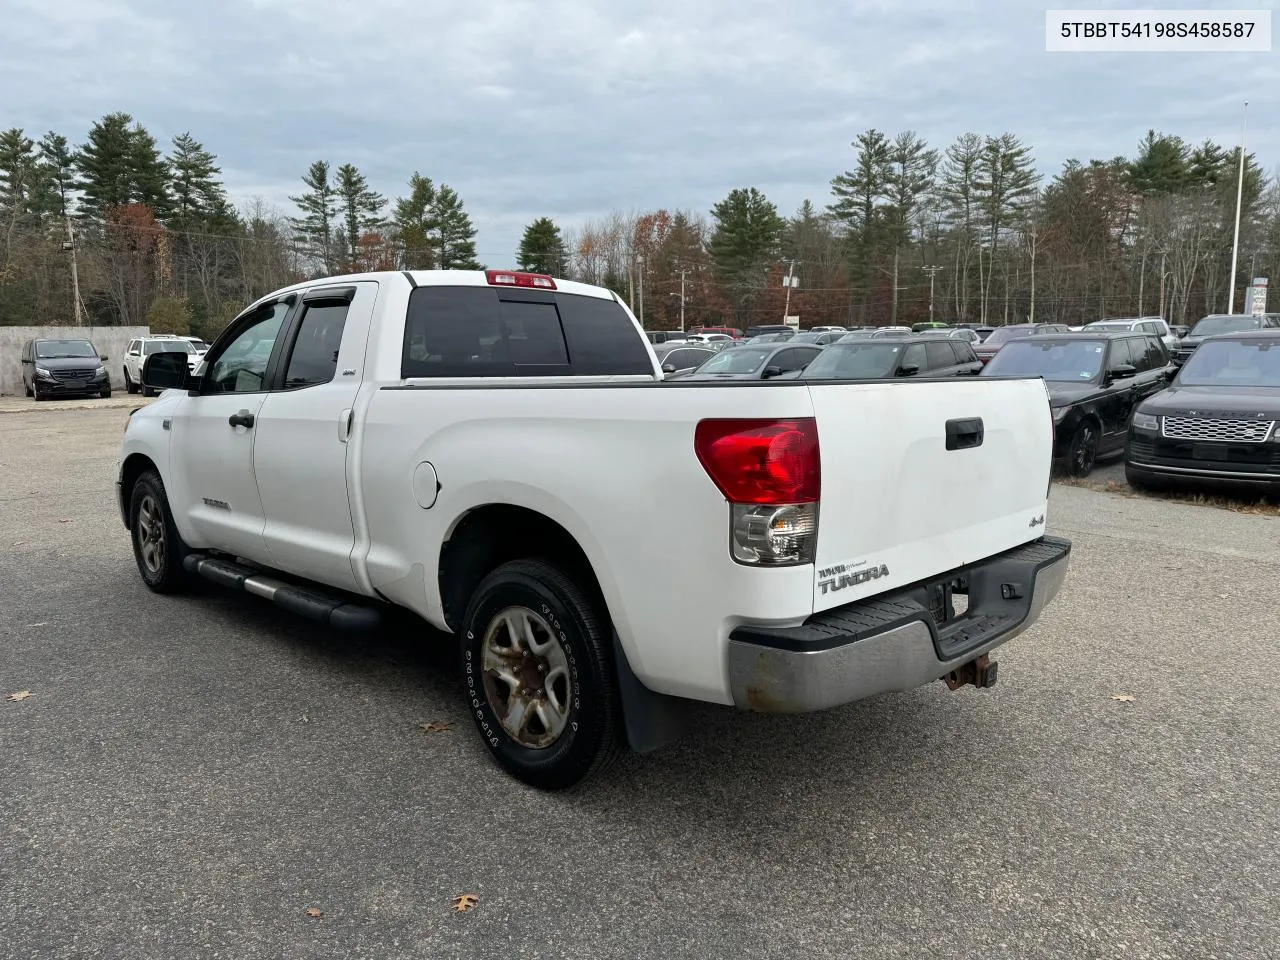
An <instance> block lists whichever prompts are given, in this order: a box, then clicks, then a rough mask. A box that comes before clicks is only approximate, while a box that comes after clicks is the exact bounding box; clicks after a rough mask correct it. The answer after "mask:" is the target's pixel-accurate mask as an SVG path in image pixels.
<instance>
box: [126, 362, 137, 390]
mask: <svg viewBox="0 0 1280 960" xmlns="http://www.w3.org/2000/svg"><path fill="white" fill-rule="evenodd" d="M123 369H124V392H125V393H137V392H138V390H137V387H135V386H134V385H133V378H132V377H130V376H129V368H128V367H124V368H123Z"/></svg>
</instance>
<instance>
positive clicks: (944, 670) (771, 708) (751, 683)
mask: <svg viewBox="0 0 1280 960" xmlns="http://www.w3.org/2000/svg"><path fill="white" fill-rule="evenodd" d="M1070 553H1071V543H1070V541H1068V540H1063V539H1060V538H1057V537H1042V538H1041V539H1039V540H1036V541H1034V542H1032V543H1029V544H1025V545H1024V546H1021V547H1016V548H1014V549H1013V550H1009V551H1007V552H1005V553H1001V554H997V555H996V556H994V557H989V558H988V559H986V560H982V561H979V562H978V563H976V564H972V565H970V566H968V567H965V568H962V569H960V570H953V571H950V572H949V573H946V574H944V575H943V576H941V577H939V578H936V579H933V580H930V581H928V582H926V583H921V584H915V585H913V586H910V587H905V588H903V589H901V590H896V591H893V592H892V593H888V594H882V595H880V596H878V597H873V598H871V599H869V600H861V601H858V602H856V603H851V604H848V605H847V606H843V607H837V608H835V609H833V610H827V611H824V612H822V613H819V614H815V615H814V616H812V617H810V618H809V619H808V620H806V621H805V622H804V623H803V624H802V625H800V626H798V627H752V626H744V627H739V628H738V629H736V630H734V631H733V633H732V634H730V637H729V651H728V658H729V663H728V666H729V682H730V689H731V691H732V694H733V701H734V703H735V704H736V705H737V706H739V707H742V708H744V709H749V710H756V711H760V712H764V713H804V712H809V711H813V710H824V709H827V708H829V707H835V706H839V705H840V704H844V703H852V702H854V701H856V700H862V699H865V698H867V697H871V696H875V695H876V694H880V693H887V692H890V691H898V690H910V689H912V688H914V687H919V686H922V685H924V684H926V683H929V682H931V681H933V680H937V679H939V678H941V677H944V676H946V675H947V674H948V673H950V672H951V671H952V670H955V669H956V668H957V667H960V666H962V665H964V664H965V663H968V662H969V661H971V660H973V659H975V658H977V657H979V656H981V655H982V654H984V653H987V652H988V651H990V650H993V649H994V648H996V647H998V646H1000V645H1001V644H1002V643H1005V642H1006V641H1008V640H1012V639H1013V638H1014V637H1016V636H1017V635H1018V634H1020V633H1022V632H1023V631H1024V630H1026V629H1027V627H1029V626H1031V624H1033V623H1034V622H1035V621H1036V620H1037V619H1038V618H1039V616H1040V613H1041V612H1042V611H1043V610H1044V608H1045V607H1046V606H1047V605H1048V604H1049V602H1050V601H1052V600H1053V598H1054V597H1055V596H1056V595H1057V593H1058V591H1059V589H1061V587H1062V582H1063V580H1064V579H1065V577H1066V574H1067V563H1068V559H1069V557H1070ZM956 581H961V582H965V583H967V586H968V591H969V593H968V609H967V610H966V612H965V613H964V614H963V615H962V616H960V617H958V618H955V619H952V620H946V619H945V617H943V622H942V624H941V626H940V625H939V616H940V614H938V613H936V612H931V607H934V608H935V610H936V606H935V604H934V602H933V599H934V597H935V596H936V592H937V590H939V589H941V585H942V584H943V583H953V582H956Z"/></svg>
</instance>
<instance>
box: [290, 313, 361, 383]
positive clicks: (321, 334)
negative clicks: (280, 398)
mask: <svg viewBox="0 0 1280 960" xmlns="http://www.w3.org/2000/svg"><path fill="white" fill-rule="evenodd" d="M349 309H350V306H349V304H347V303H346V302H345V301H342V302H334V303H309V304H306V305H304V307H303V311H304V312H303V314H302V320H301V322H300V323H299V325H298V336H297V338H296V339H295V340H294V342H293V350H292V351H291V352H290V354H289V366H288V368H287V369H286V371H285V376H284V387H285V389H286V390H291V389H294V388H297V387H314V386H317V385H319V384H322V383H329V382H330V381H331V380H333V378H334V376H335V375H337V372H338V350H339V348H340V347H341V346H342V330H343V328H344V327H345V326H346V323H347V311H348V310H349Z"/></svg>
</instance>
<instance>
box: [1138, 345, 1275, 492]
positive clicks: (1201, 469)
mask: <svg viewBox="0 0 1280 960" xmlns="http://www.w3.org/2000/svg"><path fill="white" fill-rule="evenodd" d="M1124 471H1125V477H1126V479H1128V481H1129V485H1130V486H1132V487H1136V488H1139V489H1140V488H1143V487H1151V486H1163V485H1169V484H1179V485H1182V484H1207V483H1213V484H1221V485H1224V486H1234V487H1240V488H1243V489H1255V490H1260V491H1263V492H1268V493H1271V494H1273V495H1275V494H1280V330H1276V329H1267V330H1249V331H1241V332H1238V333H1228V334H1221V335H1218V336H1214V337H1209V338H1207V339H1205V340H1204V341H1203V342H1202V343H1201V344H1200V346H1199V347H1198V348H1197V349H1196V351H1195V353H1194V354H1192V356H1191V357H1190V358H1189V359H1188V360H1187V361H1186V363H1184V364H1183V365H1182V366H1181V367H1180V368H1179V369H1178V373H1177V376H1175V377H1174V379H1173V383H1171V384H1170V385H1169V388H1168V389H1167V390H1164V391H1163V392H1161V393H1157V394H1156V395H1155V396H1153V397H1151V398H1150V399H1148V400H1146V401H1145V402H1144V403H1142V404H1141V405H1140V406H1139V407H1138V409H1137V410H1136V411H1135V412H1134V415H1133V422H1132V423H1131V424H1130V426H1129V444H1128V448H1127V452H1126V456H1125V465H1124Z"/></svg>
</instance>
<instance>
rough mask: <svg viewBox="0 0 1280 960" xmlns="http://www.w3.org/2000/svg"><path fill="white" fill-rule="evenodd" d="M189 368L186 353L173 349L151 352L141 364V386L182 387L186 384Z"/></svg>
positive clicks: (189, 372)
mask: <svg viewBox="0 0 1280 960" xmlns="http://www.w3.org/2000/svg"><path fill="white" fill-rule="evenodd" d="M190 375H191V368H190V367H188V366H187V354H186V353H179V352H174V351H165V352H164V353H153V354H151V356H149V357H147V360H146V362H145V363H144V364H143V365H142V383H143V386H146V387H150V388H151V389H152V390H169V389H171V388H174V387H176V388H178V389H182V388H183V387H185V386H186V385H187V380H188V378H189V377H190Z"/></svg>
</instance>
